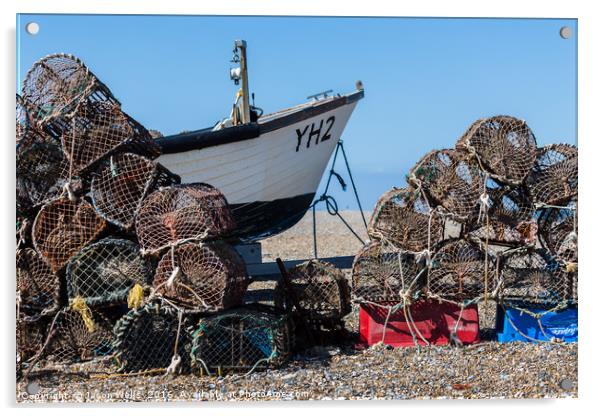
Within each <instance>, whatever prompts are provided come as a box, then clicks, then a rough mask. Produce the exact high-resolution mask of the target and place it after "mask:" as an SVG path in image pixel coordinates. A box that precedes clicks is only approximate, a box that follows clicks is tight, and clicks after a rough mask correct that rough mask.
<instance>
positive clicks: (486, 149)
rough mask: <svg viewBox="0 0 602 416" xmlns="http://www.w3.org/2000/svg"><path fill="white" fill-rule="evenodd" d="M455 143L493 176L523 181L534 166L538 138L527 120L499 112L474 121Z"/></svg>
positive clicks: (505, 180)
mask: <svg viewBox="0 0 602 416" xmlns="http://www.w3.org/2000/svg"><path fill="white" fill-rule="evenodd" d="M456 147H457V148H458V149H461V150H465V151H467V152H468V153H469V154H470V155H471V156H473V157H475V158H476V159H477V161H478V164H479V166H480V167H481V168H482V169H483V170H484V171H485V172H487V173H488V174H489V175H490V176H491V177H493V178H495V179H497V180H499V181H500V182H502V183H506V184H510V185H520V184H521V183H523V181H524V180H525V178H526V177H527V176H528V175H529V174H530V172H531V169H532V168H533V163H534V161H535V157H536V151H537V142H536V140H535V136H534V135H533V132H532V131H531V129H530V128H529V126H528V125H527V123H526V122H525V121H523V120H519V119H517V118H515V117H511V116H504V115H500V116H494V117H489V118H484V119H480V120H477V121H475V122H474V123H473V124H472V125H471V126H470V127H469V128H468V130H467V131H466V132H465V133H464V134H463V135H462V137H460V139H459V140H458V143H457V145H456Z"/></svg>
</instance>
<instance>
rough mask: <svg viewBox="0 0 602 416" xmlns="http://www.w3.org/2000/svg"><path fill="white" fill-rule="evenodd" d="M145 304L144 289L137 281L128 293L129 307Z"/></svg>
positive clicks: (138, 306) (133, 307) (134, 307)
mask: <svg viewBox="0 0 602 416" xmlns="http://www.w3.org/2000/svg"><path fill="white" fill-rule="evenodd" d="M143 304H144V289H143V288H142V286H141V285H140V283H136V284H135V285H134V287H132V288H131V289H130V292H129V293H128V308H130V309H138V308H140V307H141V306H142V305H143Z"/></svg>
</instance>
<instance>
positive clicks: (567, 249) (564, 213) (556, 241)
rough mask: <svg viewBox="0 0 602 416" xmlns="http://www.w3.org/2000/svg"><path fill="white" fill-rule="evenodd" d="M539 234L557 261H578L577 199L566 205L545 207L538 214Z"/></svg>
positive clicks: (543, 243)
mask: <svg viewBox="0 0 602 416" xmlns="http://www.w3.org/2000/svg"><path fill="white" fill-rule="evenodd" d="M538 223H539V236H540V240H541V242H542V245H543V246H544V247H546V248H547V249H548V250H549V251H550V252H551V253H552V254H553V255H554V256H555V257H556V258H557V259H558V260H559V261H561V262H564V263H567V262H577V261H578V236H577V234H578V231H579V229H578V223H577V201H576V200H574V201H571V202H569V203H568V204H567V205H566V207H555V208H546V209H544V210H542V212H541V213H540V216H539V221H538Z"/></svg>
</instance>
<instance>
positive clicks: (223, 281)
mask: <svg viewBox="0 0 602 416" xmlns="http://www.w3.org/2000/svg"><path fill="white" fill-rule="evenodd" d="M248 285H249V278H248V276H247V269H246V267H245V263H244V261H243V259H242V258H241V257H240V255H239V254H238V253H237V252H236V250H234V249H233V248H232V247H230V246H229V245H228V244H226V243H224V242H220V241H216V242H211V243H186V244H183V245H179V246H177V247H172V249H171V250H169V251H168V252H166V253H165V254H164V255H163V257H162V258H161V260H160V261H159V264H158V265H157V270H156V272H155V277H154V279H153V287H154V289H155V291H156V293H157V294H159V295H161V296H162V297H164V298H167V299H169V300H170V301H171V302H173V303H174V304H176V305H178V307H181V308H182V309H184V310H186V311H187V312H216V311H220V310H223V309H228V308H231V307H234V306H238V305H240V304H241V303H242V301H243V298H244V295H245V292H246V290H247V286H248Z"/></svg>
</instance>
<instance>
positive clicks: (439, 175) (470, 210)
mask: <svg viewBox="0 0 602 416" xmlns="http://www.w3.org/2000/svg"><path fill="white" fill-rule="evenodd" d="M409 180H410V182H411V183H412V184H414V185H415V186H417V187H421V188H422V189H424V191H425V192H426V193H427V195H429V197H430V198H431V199H432V200H433V202H434V203H436V204H439V205H441V206H442V207H443V208H444V209H445V210H446V211H448V212H449V214H450V215H451V216H452V217H453V218H454V219H456V220H457V221H460V222H469V221H472V220H474V219H475V218H476V217H477V216H478V212H479V197H480V195H481V194H482V192H483V191H484V189H485V178H484V176H483V174H482V172H481V171H480V170H479V168H478V165H477V164H476V163H474V162H472V161H470V160H469V159H468V158H467V157H466V155H465V154H463V153H461V152H458V151H455V150H447V149H446V150H436V151H433V152H430V153H428V154H427V155H426V156H424V157H423V158H422V159H421V160H420V161H419V162H418V163H417V164H416V166H414V168H413V169H412V170H411V172H410V175H409Z"/></svg>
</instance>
